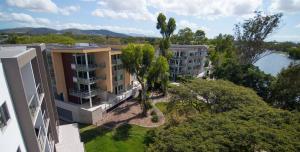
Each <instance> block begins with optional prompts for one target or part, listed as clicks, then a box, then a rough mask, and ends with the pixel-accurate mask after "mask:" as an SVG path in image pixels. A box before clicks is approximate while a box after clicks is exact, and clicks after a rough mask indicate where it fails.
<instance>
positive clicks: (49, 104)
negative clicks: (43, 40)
mask: <svg viewBox="0 0 300 152" xmlns="http://www.w3.org/2000/svg"><path fill="white" fill-rule="evenodd" d="M45 50H46V49H45V45H44V44H35V45H18V46H17V45H15V46H11V45H3V46H0V63H1V65H0V79H1V80H0V82H1V98H0V100H1V101H0V104H1V105H0V106H1V108H0V111H1V112H0V113H1V114H0V124H1V125H0V130H1V132H2V134H1V133H0V144H5V145H1V151H2V150H3V149H4V151H6V152H16V151H17V152H24V151H25V152H26V151H28V152H55V151H57V150H56V146H55V145H56V144H58V143H60V142H61V141H60V138H61V137H60V136H59V131H58V130H59V127H60V126H59V120H58V115H57V111H56V106H55V102H54V98H53V96H52V90H51V89H50V87H49V84H50V79H49V77H48V71H49V70H47V63H46V62H45V60H44V58H45V57H46V51H45ZM77 131H78V129H77ZM69 144H70V143H69ZM76 144H77V143H76ZM82 147H83V145H82Z"/></svg>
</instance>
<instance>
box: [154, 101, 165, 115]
mask: <svg viewBox="0 0 300 152" xmlns="http://www.w3.org/2000/svg"><path fill="white" fill-rule="evenodd" d="M167 105H168V103H167V102H159V103H156V104H155V106H156V107H157V108H158V109H159V110H160V111H161V112H162V113H163V114H166V113H167Z"/></svg>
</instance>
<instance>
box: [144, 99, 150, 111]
mask: <svg viewBox="0 0 300 152" xmlns="http://www.w3.org/2000/svg"><path fill="white" fill-rule="evenodd" d="M145 108H146V110H149V109H151V108H152V105H151V103H150V102H149V101H145Z"/></svg>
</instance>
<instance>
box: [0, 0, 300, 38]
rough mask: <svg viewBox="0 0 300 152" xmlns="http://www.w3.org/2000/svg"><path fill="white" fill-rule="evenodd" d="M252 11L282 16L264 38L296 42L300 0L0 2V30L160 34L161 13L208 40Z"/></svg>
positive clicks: (229, 30)
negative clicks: (157, 22)
mask: <svg viewBox="0 0 300 152" xmlns="http://www.w3.org/2000/svg"><path fill="white" fill-rule="evenodd" d="M254 11H263V12H265V13H267V14H271V13H279V12H281V13H283V14H284V16H283V18H282V23H281V25H280V28H279V29H278V30H277V31H276V32H275V33H273V34H272V35H271V36H270V37H269V38H268V40H277V41H296V42H300V0H1V1H0V29H3V28H13V27H24V26H26V27H28V26H31V27H50V28H55V29H65V28H79V29H108V30H112V31H115V32H121V33H137V34H144V35H149V36H160V35H159V32H158V30H156V28H155V25H156V16H157V14H158V13H159V12H163V13H165V14H166V16H167V17H174V18H175V20H176V23H177V30H178V29H181V28H184V27H190V28H191V29H192V30H194V31H195V30H197V29H202V30H204V31H205V32H206V34H207V36H208V37H209V38H213V37H215V36H216V35H218V34H219V33H224V34H233V27H234V24H236V23H239V22H242V21H243V20H245V19H247V18H249V17H252V16H253V12H254ZM176 32H177V31H176Z"/></svg>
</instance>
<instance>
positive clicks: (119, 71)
mask: <svg viewBox="0 0 300 152" xmlns="http://www.w3.org/2000/svg"><path fill="white" fill-rule="evenodd" d="M123 72H124V69H119V70H114V69H113V70H112V74H113V75H120V74H123Z"/></svg>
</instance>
